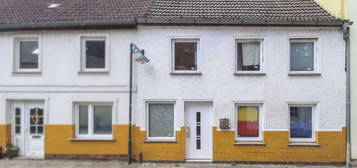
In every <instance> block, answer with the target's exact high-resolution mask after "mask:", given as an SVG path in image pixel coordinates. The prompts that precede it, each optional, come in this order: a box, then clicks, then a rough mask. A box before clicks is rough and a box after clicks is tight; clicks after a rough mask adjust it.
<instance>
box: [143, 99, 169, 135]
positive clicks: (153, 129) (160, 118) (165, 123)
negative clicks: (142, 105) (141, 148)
mask: <svg viewBox="0 0 357 168" xmlns="http://www.w3.org/2000/svg"><path fill="white" fill-rule="evenodd" d="M174 113H175V104H174V103H172V102H164V103H157V102H155V103H153V102H151V103H148V104H147V114H148V117H147V121H148V122H147V125H148V127H147V128H148V134H147V136H148V138H149V139H160V138H166V139H167V138H174V136H175V130H174Z"/></svg>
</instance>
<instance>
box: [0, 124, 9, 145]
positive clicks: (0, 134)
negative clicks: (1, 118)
mask: <svg viewBox="0 0 357 168" xmlns="http://www.w3.org/2000/svg"><path fill="white" fill-rule="evenodd" d="M10 142H11V126H10V125H8V124H5V125H0V145H1V146H2V151H0V152H5V150H6V146H7V144H8V143H10Z"/></svg>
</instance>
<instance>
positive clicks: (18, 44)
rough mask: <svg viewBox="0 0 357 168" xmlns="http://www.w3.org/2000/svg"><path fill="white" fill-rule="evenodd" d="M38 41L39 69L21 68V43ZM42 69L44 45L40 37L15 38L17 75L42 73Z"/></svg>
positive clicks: (15, 69)
mask: <svg viewBox="0 0 357 168" xmlns="http://www.w3.org/2000/svg"><path fill="white" fill-rule="evenodd" d="M23 41H37V42H38V50H39V54H38V60H37V61H38V67H37V68H31V69H29V68H26V69H22V68H20V42H23ZM41 69H42V45H41V38H40V36H23V37H21V36H20V37H14V72H15V73H40V72H41Z"/></svg>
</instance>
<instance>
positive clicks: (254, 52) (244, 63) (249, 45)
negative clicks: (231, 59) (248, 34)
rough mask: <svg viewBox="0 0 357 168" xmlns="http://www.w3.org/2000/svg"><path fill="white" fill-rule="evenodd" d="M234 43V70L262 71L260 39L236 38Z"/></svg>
mask: <svg viewBox="0 0 357 168" xmlns="http://www.w3.org/2000/svg"><path fill="white" fill-rule="evenodd" d="M236 44H237V46H236V47H237V69H236V71H238V72H240V71H242V72H249V71H262V51H261V50H262V41H261V40H254V39H247V40H237V43H236Z"/></svg>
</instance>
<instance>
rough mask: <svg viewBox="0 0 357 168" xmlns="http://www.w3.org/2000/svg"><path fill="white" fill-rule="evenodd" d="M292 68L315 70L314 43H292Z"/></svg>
mask: <svg viewBox="0 0 357 168" xmlns="http://www.w3.org/2000/svg"><path fill="white" fill-rule="evenodd" d="M290 55H291V58H290V70H291V71H313V70H314V43H313V42H307V43H291V47H290Z"/></svg>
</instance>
